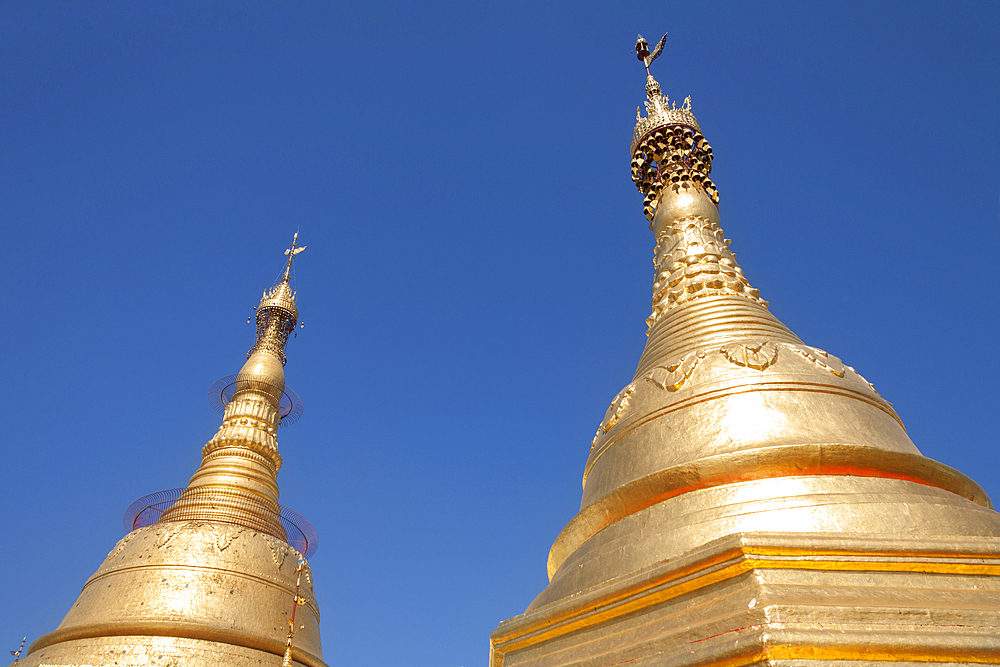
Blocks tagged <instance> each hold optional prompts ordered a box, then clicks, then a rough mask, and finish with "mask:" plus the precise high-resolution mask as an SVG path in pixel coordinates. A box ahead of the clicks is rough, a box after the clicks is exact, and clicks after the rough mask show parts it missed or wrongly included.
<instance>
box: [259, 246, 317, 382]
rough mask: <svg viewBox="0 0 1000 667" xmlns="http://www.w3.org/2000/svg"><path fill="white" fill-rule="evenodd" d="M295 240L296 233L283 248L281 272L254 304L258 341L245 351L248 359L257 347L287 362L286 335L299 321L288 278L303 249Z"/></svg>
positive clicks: (304, 247) (282, 363) (282, 362)
mask: <svg viewBox="0 0 1000 667" xmlns="http://www.w3.org/2000/svg"><path fill="white" fill-rule="evenodd" d="M298 239H299V233H298V232H295V235H294V236H293V237H292V243H291V245H289V246H288V248H287V249H286V250H285V254H286V255H288V261H287V262H286V263H285V271H284V273H283V274H282V276H281V278H280V279H279V280H278V282H277V283H276V284H275V285H274V286H273V287H271V289H270V290H264V295H263V296H262V297H261V299H260V304H258V305H257V308H256V310H257V318H256V319H257V341H256V343H254V346H253V347H252V348H250V351H248V352H247V359H249V358H250V356H251V355H252V354H253V353H254V352H257V351H258V350H267V351H269V352H271V353H272V354H275V355H277V357H278V358H279V359H280V360H281V365H282V366H284V365H285V363H287V361H288V360H287V359H286V358H285V345H286V344H287V343H288V334H290V333H292V331H294V330H295V325H296V324H298V320H299V309H298V307H297V306H296V305H295V292H293V291H292V288H291V287H290V286H289V284H288V283H289V280H290V279H291V273H292V260H294V259H295V256H296V255H298V254H299V253H300V252H302V251H303V250H305V249H306V246H299V245H297V241H298Z"/></svg>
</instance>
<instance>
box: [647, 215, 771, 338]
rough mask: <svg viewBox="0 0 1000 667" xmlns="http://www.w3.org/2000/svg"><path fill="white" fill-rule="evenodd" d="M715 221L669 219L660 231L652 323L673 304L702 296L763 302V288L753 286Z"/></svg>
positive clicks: (691, 217)
mask: <svg viewBox="0 0 1000 667" xmlns="http://www.w3.org/2000/svg"><path fill="white" fill-rule="evenodd" d="M729 244H730V240H729V239H727V238H724V236H723V232H722V228H721V227H719V226H718V224H716V223H715V222H714V221H712V220H708V219H706V218H703V217H700V216H690V217H686V218H681V219H678V220H674V221H672V222H669V223H668V224H667V225H666V227H665V228H664V229H662V230H661V231H660V232H659V234H658V235H657V243H656V248H655V249H654V251H653V252H654V257H655V259H654V264H655V266H656V277H655V279H654V282H653V313H652V314H651V315H650V316H649V318H648V319H647V320H646V324H647V325H648V326H650V327H652V326H653V325H654V324H655V323H656V322H657V321H658V320H659V319H660V318H661V317H662V316H663V314H664V313H666V312H667V311H668V310H670V309H671V308H674V307H676V306H679V305H680V304H682V303H684V302H686V301H688V300H690V299H694V298H697V297H700V296H708V295H720V294H736V295H739V296H743V297H746V298H748V299H751V300H753V301H755V302H757V303H760V304H761V305H763V306H766V305H767V302H766V301H764V300H763V299H761V298H760V290H757V289H754V288H753V287H751V286H750V283H749V282H748V281H747V279H746V277H745V276H744V275H743V270H742V269H741V268H740V266H739V264H737V262H736V254H735V253H733V252H732V250H730V248H729Z"/></svg>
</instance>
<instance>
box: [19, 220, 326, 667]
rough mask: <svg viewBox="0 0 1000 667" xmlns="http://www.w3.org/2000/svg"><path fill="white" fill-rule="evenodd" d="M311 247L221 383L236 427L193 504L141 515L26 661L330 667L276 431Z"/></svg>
mask: <svg viewBox="0 0 1000 667" xmlns="http://www.w3.org/2000/svg"><path fill="white" fill-rule="evenodd" d="M297 237H298V234H296V237H295V238H293V240H292V244H291V247H289V248H288V250H286V251H285V253H286V254H287V255H288V260H287V263H286V264H285V270H284V274H283V275H282V277H281V278H280V279H279V281H278V282H277V284H275V285H274V286H273V287H272V288H271V289H270V290H268V291H265V293H264V296H263V298H262V299H261V301H260V305H258V306H257V308H256V310H257V315H256V319H257V341H256V344H255V345H254V346H253V347H252V348H251V349H250V352H249V353H248V354H247V361H246V363H245V364H244V365H243V368H242V369H241V370H240V372H239V374H237V375H236V376H235V377H233V378H232V381H231V382H225V381H221V382H222V385H221V386H222V390H223V391H222V399H221V400H222V402H223V403H225V412H224V415H225V416H224V418H223V422H222V426H220V427H219V430H218V432H217V433H216V434H215V436H214V437H213V438H212V439H211V440H210V441H209V442H208V444H207V445H205V447H204V449H203V450H202V463H201V467H200V468H199V469H198V471H197V472H196V473H195V474H194V476H193V477H192V478H191V481H190V483H189V484H188V486H187V488H186V489H183V491H182V492H181V493H179V497H172V498H168V499H167V502H165V503H164V502H162V501H163V494H154V495H153V496H150V497H149V498H150V500H149V502H147V503H144V502H142V501H139V502H138V505H133V508H134V509H133V511H132V512H131V513H130V515H131V517H132V518H133V519H135V523H134V524H132V525H135V526H138V527H137V528H136V529H135V530H133V531H132V532H130V533H129V534H127V535H126V536H125V537H124V538H122V539H121V541H119V542H118V544H117V545H115V547H114V549H112V550H111V553H109V554H108V557H107V559H105V561H104V563H103V564H102V565H101V567H100V568H98V570H97V572H95V573H94V575H93V576H92V577H90V579H89V580H88V581H87V583H86V584H85V585H84V587H83V592H82V593H81V594H80V597H79V598H78V599H77V601H76V604H74V605H73V607H72V608H71V609H70V611H69V613H68V614H67V615H66V618H64V619H63V622H62V623H61V624H60V625H59V627H58V628H57V629H56V630H54V631H53V632H50V633H49V634H47V635H44V636H42V637H40V638H39V639H38V640H36V641H35V642H34V643H33V644H32V645H31V646H30V647H29V648H28V651H27V655H26V658H25V659H24V660H23V661H22V662H21V663H20V664H24V665H25V666H26V667H36V666H37V667H41V666H43V665H73V666H83V665H142V666H146V665H149V666H153V665H157V666H163V667H167V666H176V667H181V666H184V667H218V666H220V665H221V666H226V665H233V666H236V665H240V666H245V665H261V664H263V665H278V664H281V665H284V666H289V665H301V666H305V667H325V663H324V662H323V659H322V650H321V648H320V640H319V608H318V607H317V606H316V600H315V595H314V593H313V585H312V572H311V571H310V569H309V566H308V564H307V563H306V562H305V559H304V557H303V554H304V553H308V552H309V551H310V549H308V548H307V547H308V546H310V545H309V544H308V542H309V541H310V540H311V537H310V530H309V529H308V526H307V524H303V523H301V522H297V521H296V520H297V519H300V518H299V517H298V516H297V515H294V513H291V518H290V519H288V513H287V512H285V511H283V508H281V507H280V506H279V504H278V483H277V473H278V469H279V468H280V467H281V456H280V454H278V443H277V439H276V434H277V429H278V426H279V424H280V423H281V421H282V417H283V416H285V415H286V414H289V411H290V409H291V408H293V407H294V405H293V404H294V401H293V400H292V399H291V398H290V394H289V390H287V389H286V388H285V372H284V365H285V352H284V350H285V344H286V342H287V340H288V335H289V334H290V333H291V332H292V331H293V330H294V329H295V326H296V324H297V322H298V316H299V311H298V308H297V307H296V304H295V293H294V292H292V289H291V287H290V286H289V277H290V272H291V267H292V260H293V259H294V258H295V256H296V255H297V254H298V253H299V252H301V251H302V250H304V249H305V246H298V245H296V243H297ZM291 396H294V395H291ZM167 495H168V496H169V493H167ZM160 510H163V511H162V513H161V512H160ZM150 517H152V518H150ZM157 517H158V520H157ZM303 528H305V530H303ZM291 530H294V531H295V534H294V535H290V534H289V531H291ZM312 535H313V536H314V534H312ZM289 542H292V543H294V544H295V545H296V546H299V547H300V549H301V552H300V551H298V550H296V549H295V548H294V547H293V546H292V545H291V544H289Z"/></svg>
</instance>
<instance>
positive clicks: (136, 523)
mask: <svg viewBox="0 0 1000 667" xmlns="http://www.w3.org/2000/svg"><path fill="white" fill-rule="evenodd" d="M185 490H186V489H168V490H167V491H158V492H157V493H151V494H149V495H148V496H143V497H142V498H139V499H138V500H136V501H135V502H134V503H132V504H131V505H129V506H128V509H126V510H125V516H123V517H122V525H123V527H124V528H125V530H126V531H128V532H130V533H131V532H132V531H133V530H136V529H137V528H145V527H147V526H152V525H153V524H155V523H156V522H157V521H159V519H160V516H161V515H162V514H163V513H164V512H166V511H167V510H168V509H170V508H171V507H172V506H173V504H174V503H176V502H177V499H178V498H180V497H181V494H182V493H184V491H185ZM278 508H279V509H280V514H279V515H278V518H279V520H280V521H281V526H282V527H283V528H284V529H285V541H286V542H288V544H290V545H291V546H292V547H294V548H295V549H296V550H297V551H298V552H299V553H300V554H302V555H303V556H304V557H306V558H309V557H310V556H312V555H313V554H314V553H316V549H318V548H319V536H318V535H317V534H316V529H315V528H313V527H312V524H311V523H309V521H307V520H306V518H305V517H303V516H302V515H301V514H299V513H298V512H295V511H293V510H290V509H288V508H287V507H285V506H284V505H278ZM275 537H280V536H279V535H275Z"/></svg>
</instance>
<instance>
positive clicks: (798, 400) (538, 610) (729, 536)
mask: <svg viewBox="0 0 1000 667" xmlns="http://www.w3.org/2000/svg"><path fill="white" fill-rule="evenodd" d="M646 91H647V95H648V96H649V101H648V102H647V103H646V106H647V112H648V116H647V118H641V117H640V118H639V119H638V120H637V128H636V132H635V135H634V136H633V141H632V147H631V150H632V155H633V161H632V175H633V179H634V180H635V182H636V185H637V186H638V187H639V189H640V191H641V192H643V194H644V196H645V201H644V210H645V212H646V215H647V217H648V218H649V219H650V221H651V224H650V229H652V231H653V233H654V237H655V241H656V248H655V250H654V265H655V267H656V268H655V275H654V279H653V283H654V285H653V302H652V307H653V311H652V315H651V316H650V317H649V319H648V320H647V323H648V325H649V330H648V339H647V343H646V348H645V350H644V351H643V354H642V356H641V357H640V359H639V363H638V367H637V369H636V372H635V375H634V376H633V377H632V379H631V381H630V382H629V383H628V384H627V385H626V386H625V387H624V388H623V389H622V391H621V392H619V393H618V395H617V396H615V398H614V399H613V400H612V402H611V406H610V407H609V408H608V411H607V413H606V414H605V416H604V419H603V421H602V422H601V425H600V426H599V428H598V430H597V434H596V435H595V437H594V440H593V441H592V443H591V449H590V454H589V456H588V457H587V461H586V465H585V466H584V473H583V497H582V501H581V505H580V512H579V514H577V515H576V516H575V517H573V518H572V519H571V520H570V521H569V523H568V524H567V525H566V527H565V528H564V529H563V530H562V532H561V533H560V534H559V536H558V537H557V538H556V540H555V542H554V544H553V546H552V549H551V550H550V553H549V559H548V571H549V578H550V583H549V585H548V587H547V588H546V589H545V590H544V591H542V592H541V594H539V595H538V597H537V598H536V599H535V600H534V602H532V604H531V605H530V606H529V607H528V610H527V611H526V612H525V614H523V615H522V616H518V617H515V618H513V619H510V620H508V621H505V622H504V623H501V625H500V627H499V628H498V629H497V631H496V632H494V634H493V636H492V652H491V662H492V664H493V666H494V667H500V666H501V665H508V666H511V665H532V666H537V667H543V666H544V667H556V666H559V665H588V666H591V665H592V666H594V667H597V666H598V665H601V666H604V665H618V664H623V663H628V664H629V665H630V666H631V667H638V666H640V665H677V666H681V665H685V666H686V665H692V666H694V665H732V666H737V665H756V664H761V665H763V664H768V665H773V664H787V665H820V664H823V665H826V664H830V665H833V664H839V665H843V664H852V665H853V664H860V663H863V664H865V665H874V664H888V663H893V664H900V663H901V662H912V663H926V662H940V663H951V664H993V663H1000V638H998V637H1000V578H998V577H1000V515H998V514H997V513H996V512H994V511H993V509H992V505H991V503H990V500H989V498H988V497H987V496H986V494H985V492H984V491H983V490H982V489H981V488H980V487H979V486H978V485H977V484H976V483H975V482H973V481H972V480H971V479H969V478H968V477H966V476H965V475H963V474H962V473H960V472H958V471H956V470H953V469H951V468H949V467H947V466H945V465H942V464H940V463H937V462H936V461H932V460H930V459H927V458H925V457H924V456H922V455H921V454H920V452H919V450H918V449H917V448H916V446H914V444H913V442H911V440H910V439H909V437H908V436H907V434H906V430H905V428H904V427H903V424H902V421H901V420H900V419H899V416H898V415H897V414H896V412H895V411H894V410H893V407H892V404H891V403H889V402H888V401H887V400H885V398H883V397H882V396H881V395H880V394H879V393H878V392H877V391H875V388H874V387H873V386H872V385H871V384H870V383H869V382H868V381H867V380H865V378H864V377H862V376H861V375H860V374H859V373H858V372H857V371H856V370H855V369H853V368H851V367H850V366H848V365H846V364H844V363H843V362H842V361H841V360H840V359H838V358H837V357H836V356H834V355H832V354H829V353H827V352H826V351H824V350H820V349H817V348H813V347H810V346H808V345H806V344H805V343H803V342H802V341H801V340H800V339H799V338H798V337H797V336H795V334H793V333H792V332H791V331H790V330H789V329H788V328H787V327H786V326H784V325H783V324H782V323H781V322H780V321H778V319H777V318H775V317H774V316H773V315H772V314H771V312H770V311H769V309H768V304H767V302H766V301H764V300H763V299H762V298H761V295H760V293H759V292H758V291H757V290H756V289H754V288H752V287H751V286H750V283H749V282H748V280H747V279H746V277H745V276H744V275H743V271H742V269H741V268H740V266H739V265H738V264H737V262H736V255H735V254H734V253H733V252H732V251H731V250H730V242H729V240H727V239H725V238H724V236H723V232H722V228H721V221H720V218H719V212H718V201H719V197H718V193H717V192H716V191H715V186H714V184H712V183H711V181H710V179H708V173H709V172H710V171H711V149H710V148H708V147H707V143H705V142H704V137H703V136H702V135H701V132H700V128H699V127H698V125H697V123H696V121H694V117H693V115H691V109H690V104H689V103H685V105H684V106H683V107H682V108H680V109H669V111H668V110H667V107H666V99H665V98H663V97H661V95H660V89H659V85H658V84H656V82H655V80H653V79H652V77H649V79H648V80H647V85H646ZM845 660H846V661H849V662H848V663H844V662H843V661H845Z"/></svg>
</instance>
